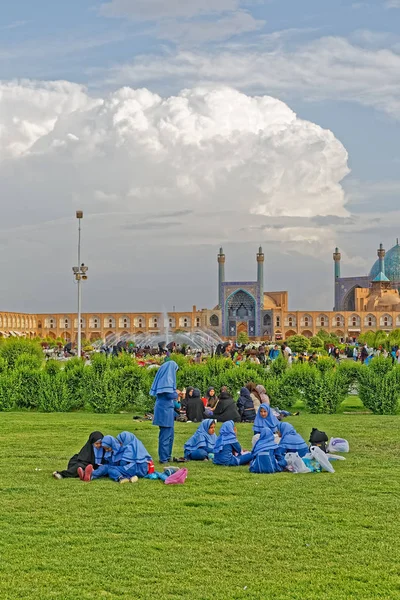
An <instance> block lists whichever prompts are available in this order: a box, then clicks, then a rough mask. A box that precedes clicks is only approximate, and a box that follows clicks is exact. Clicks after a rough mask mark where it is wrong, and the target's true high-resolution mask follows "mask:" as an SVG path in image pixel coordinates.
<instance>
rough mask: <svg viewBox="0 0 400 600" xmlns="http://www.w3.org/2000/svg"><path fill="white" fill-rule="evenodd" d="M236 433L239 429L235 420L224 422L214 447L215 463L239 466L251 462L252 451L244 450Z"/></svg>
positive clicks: (225, 465)
mask: <svg viewBox="0 0 400 600" xmlns="http://www.w3.org/2000/svg"><path fill="white" fill-rule="evenodd" d="M236 434H237V429H236V426H235V423H234V422H233V421H226V423H223V425H222V426H221V429H220V431H219V436H218V438H217V442H216V444H215V447H214V458H213V463H214V464H215V465H222V466H224V467H238V466H239V465H248V464H249V462H250V461H251V458H252V454H251V452H242V447H241V445H240V444H239V441H238V439H237V437H236Z"/></svg>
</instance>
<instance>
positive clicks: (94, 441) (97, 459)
mask: <svg viewBox="0 0 400 600" xmlns="http://www.w3.org/2000/svg"><path fill="white" fill-rule="evenodd" d="M102 439H103V434H102V433H101V431H93V433H91V434H90V436H89V439H88V441H87V442H86V444H85V445H84V446H83V448H81V450H80V452H78V454H74V456H73V457H72V458H70V459H69V462H68V468H67V469H65V471H54V473H53V477H55V478H56V479H64V478H67V477H78V469H79V467H81V468H82V469H83V470H85V467H87V466H88V465H92V467H93V468H94V469H97V467H98V466H99V465H101V464H102V460H103V454H104V450H103V448H102V446H101V441H102Z"/></svg>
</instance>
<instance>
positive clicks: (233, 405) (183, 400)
mask: <svg viewBox="0 0 400 600" xmlns="http://www.w3.org/2000/svg"><path fill="white" fill-rule="evenodd" d="M177 392H178V398H177V400H176V402H175V418H176V419H179V420H183V421H192V422H193V423H199V422H200V421H202V420H203V419H207V418H213V419H215V420H216V421H218V422H219V423H225V422H226V421H234V422H235V423H237V422H240V421H242V422H245V423H253V422H254V419H255V418H256V415H257V411H258V409H259V408H260V406H261V404H262V403H263V402H264V403H266V404H268V405H269V404H270V400H269V397H268V395H267V392H266V390H265V388H264V386H262V385H256V384H255V383H252V382H249V383H247V384H246V386H245V387H242V389H241V390H240V396H239V399H238V401H237V402H235V400H234V399H233V397H232V396H231V394H230V392H229V390H228V388H227V387H226V386H223V387H222V388H221V391H220V393H219V395H218V396H217V395H216V392H215V388H214V387H212V386H211V387H209V388H208V390H207V393H206V394H205V396H203V397H202V396H201V392H200V390H199V389H198V388H193V387H188V388H187V389H186V390H183V391H181V390H177ZM272 411H273V414H274V415H275V416H276V418H277V419H278V420H279V419H281V418H282V417H286V416H289V415H290V414H291V413H290V412H287V411H284V410H280V409H279V408H273V409H272Z"/></svg>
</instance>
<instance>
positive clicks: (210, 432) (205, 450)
mask: <svg viewBox="0 0 400 600" xmlns="http://www.w3.org/2000/svg"><path fill="white" fill-rule="evenodd" d="M216 441H217V436H216V435H215V421H214V419H205V420H204V421H203V422H202V423H200V425H199V426H198V428H197V430H196V432H195V433H194V434H193V435H192V437H191V438H189V439H188V441H187V442H186V444H185V445H184V446H183V448H184V450H185V459H186V460H208V458H209V456H208V455H209V454H212V453H213V452H214V446H215V442H216Z"/></svg>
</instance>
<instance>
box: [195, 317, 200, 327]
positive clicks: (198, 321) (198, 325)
mask: <svg viewBox="0 0 400 600" xmlns="http://www.w3.org/2000/svg"><path fill="white" fill-rule="evenodd" d="M196 327H200V317H196Z"/></svg>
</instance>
